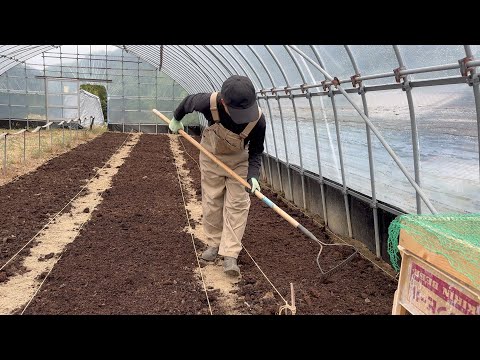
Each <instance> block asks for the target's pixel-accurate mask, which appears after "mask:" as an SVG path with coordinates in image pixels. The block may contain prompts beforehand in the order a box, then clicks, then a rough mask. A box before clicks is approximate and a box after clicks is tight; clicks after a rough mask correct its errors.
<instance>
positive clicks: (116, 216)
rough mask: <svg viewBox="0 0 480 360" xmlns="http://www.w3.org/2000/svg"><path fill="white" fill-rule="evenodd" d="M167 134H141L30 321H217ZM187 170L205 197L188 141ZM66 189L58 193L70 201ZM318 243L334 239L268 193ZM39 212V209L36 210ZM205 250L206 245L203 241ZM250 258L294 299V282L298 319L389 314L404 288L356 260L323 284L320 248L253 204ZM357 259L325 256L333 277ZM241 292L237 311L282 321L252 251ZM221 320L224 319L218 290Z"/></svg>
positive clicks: (345, 251)
mask: <svg viewBox="0 0 480 360" xmlns="http://www.w3.org/2000/svg"><path fill="white" fill-rule="evenodd" d="M169 141H170V140H169V138H168V137H167V136H163V135H142V136H141V138H140V141H139V143H138V144H137V145H136V146H135V147H134V148H133V150H132V152H131V154H130V157H129V158H127V160H126V161H125V163H124V164H123V165H122V167H121V168H120V169H119V172H118V173H117V175H116V176H115V177H114V179H113V185H112V187H111V189H109V190H107V191H106V192H105V193H104V200H103V202H102V203H101V204H100V205H99V206H98V208H97V209H96V210H94V211H93V213H92V220H90V221H89V222H88V223H87V224H86V225H85V226H84V228H83V229H82V231H81V233H80V235H79V237H77V239H76V240H75V241H74V242H73V243H71V244H69V245H68V246H67V248H66V251H65V252H64V254H63V256H62V258H61V259H60V260H59V261H58V263H57V264H56V265H55V267H54V268H53V270H52V272H51V273H50V275H49V276H48V278H47V279H46V281H45V283H44V284H43V286H42V288H41V290H40V291H39V293H38V294H37V296H36V297H35V298H34V300H33V301H32V302H31V304H30V305H29V307H28V308H27V310H26V312H25V313H28V314H208V313H209V309H208V304H207V300H206V296H205V292H204V290H203V287H202V285H201V282H200V281H199V278H198V275H197V272H195V269H196V268H197V260H196V258H195V253H194V250H193V246H192V240H191V237H190V234H188V233H186V232H185V227H186V225H187V222H186V217H185V209H184V206H183V201H182V195H181V192H180V187H179V183H178V179H177V173H176V169H175V165H174V162H173V158H172V153H171V150H170V147H169ZM181 141H182V144H183V146H184V147H185V150H186V152H187V153H188V154H190V155H191V157H189V156H188V155H186V156H185V159H186V166H187V167H188V168H189V169H190V176H191V177H192V178H193V180H194V185H195V187H196V193H197V196H198V197H199V198H200V194H201V190H200V172H199V169H198V165H197V163H198V150H197V149H196V148H195V147H194V146H193V145H191V144H189V143H188V142H187V141H186V140H184V139H182V140H181ZM60 190H63V189H59V192H60V193H61V191H60ZM264 193H265V195H267V196H268V197H269V198H270V199H272V200H273V201H274V202H276V203H277V204H278V205H279V206H280V207H282V208H283V209H284V210H286V211H287V212H288V213H289V214H290V215H292V216H293V217H294V218H295V219H297V220H298V221H299V222H300V223H301V224H303V225H304V226H305V227H306V228H307V229H309V230H310V231H312V232H313V233H314V234H315V235H316V236H317V237H318V239H319V240H321V241H324V242H326V243H331V242H332V240H331V239H330V238H329V236H328V234H327V233H325V231H324V230H323V229H322V228H320V227H318V226H317V225H316V224H315V223H314V222H313V221H312V220H311V219H310V218H308V217H307V216H305V215H304V214H302V213H301V212H300V211H298V210H292V209H289V208H288V207H287V206H285V205H284V204H283V203H281V202H280V201H279V199H278V198H277V196H276V195H275V194H274V193H272V192H270V191H268V190H265V191H264ZM29 204H30V202H29ZM196 244H197V246H198V247H199V251H201V250H203V249H204V248H205V247H204V245H202V243H201V242H200V241H196ZM244 245H245V247H246V250H248V252H249V253H250V254H251V255H252V256H253V258H254V259H255V261H256V262H257V263H258V265H259V266H260V267H261V269H262V270H263V271H264V273H265V274H266V275H267V276H268V278H269V279H270V280H271V282H272V283H273V284H274V285H275V287H276V288H277V289H278V291H279V292H280V293H281V294H282V296H283V297H284V298H286V299H287V300H288V301H290V283H293V287H294V291H295V298H296V306H297V314H389V313H390V312H391V306H392V301H393V293H394V291H395V289H396V282H395V281H394V280H393V279H391V278H390V277H388V276H387V275H386V274H385V273H384V272H382V271H381V270H380V269H378V268H377V267H375V266H374V265H373V264H372V263H370V262H369V261H367V260H365V259H364V258H362V257H360V256H359V255H356V256H355V257H354V259H353V260H352V261H350V262H349V263H347V265H345V266H343V267H342V268H341V269H340V270H339V271H337V272H335V273H334V274H333V275H332V276H330V277H329V278H328V279H327V281H322V278H321V276H320V275H321V274H320V271H319V269H318V267H317V265H316V263H315V258H316V256H317V253H318V251H319V246H318V245H317V244H316V243H314V242H312V241H311V240H309V239H308V238H306V237H305V236H304V235H302V234H301V233H300V232H299V231H298V230H297V229H295V228H293V227H292V226H291V225H289V224H288V223H287V222H286V221H285V220H283V219H282V218H281V217H280V216H278V215H277V214H276V213H275V212H273V211H272V210H271V209H269V208H268V207H267V206H266V205H264V204H263V203H262V202H261V201H259V200H258V199H257V198H256V197H254V196H252V205H251V208H250V214H249V219H248V225H247V229H246V232H245V236H244ZM350 253H351V249H349V248H333V247H328V248H326V249H325V250H324V253H323V255H322V257H321V264H322V266H324V267H325V268H326V269H328V268H330V267H331V266H333V265H335V264H336V263H337V262H338V261H341V260H342V259H344V258H345V257H346V256H348V255H349V254H350ZM238 263H239V266H240V269H241V272H242V279H241V280H240V282H239V284H238V286H239V290H238V291H237V295H238V299H239V301H238V309H237V310H238V312H239V313H242V314H275V313H277V312H278V310H279V307H280V306H281V305H284V302H283V301H282V299H281V297H280V296H279V295H278V294H277V293H276V292H275V290H274V289H273V288H272V286H271V285H270V284H269V283H268V282H267V281H266V280H265V278H264V277H263V275H262V274H261V273H260V271H259V270H258V268H257V267H256V265H255V264H254V263H253V261H252V260H251V259H250V257H249V256H248V255H247V254H246V251H245V250H243V251H242V252H241V253H240V256H239V259H238ZM209 299H210V303H211V305H212V312H213V313H214V314H221V313H222V308H221V307H220V306H218V305H217V304H216V294H215V292H213V291H209Z"/></svg>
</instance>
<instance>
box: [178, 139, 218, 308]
mask: <svg viewBox="0 0 480 360" xmlns="http://www.w3.org/2000/svg"><path fill="white" fill-rule="evenodd" d="M170 141H174V140H173V139H170ZM173 162H174V163H175V169H176V170H177V178H178V185H179V186H180V192H181V193H182V200H183V207H184V209H185V216H186V217H187V222H188V229H189V232H190V236H191V237H192V244H193V250H194V252H195V257H196V258H197V264H198V270H199V271H200V277H201V278H202V283H203V290H204V291H205V296H206V297H207V303H208V310H209V311H210V315H213V312H212V307H211V306H210V300H209V299H208V292H207V285H206V284H205V280H204V278H203V272H202V267H201V266H200V260H199V259H198V254H197V247H196V246H195V239H194V238H193V230H192V226H191V225H190V218H189V216H188V211H187V204H186V203H185V196H184V195H183V189H182V181H181V180H180V172H179V170H178V165H177V162H176V161H175V159H174V161H173ZM197 165H198V164H197Z"/></svg>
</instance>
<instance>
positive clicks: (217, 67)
mask: <svg viewBox="0 0 480 360" xmlns="http://www.w3.org/2000/svg"><path fill="white" fill-rule="evenodd" d="M186 46H188V45H186ZM192 47H193V49H195V50H197V51H198V52H199V53H200V54H198V53H197V52H196V51H193V50H192V52H193V53H195V54H196V55H197V56H199V58H201V59H202V60H204V59H209V60H210V62H208V61H206V60H204V62H205V63H207V64H208V65H209V66H210V67H211V68H212V69H213V70H214V73H215V74H216V75H219V72H220V73H221V74H222V75H223V78H222V77H221V76H220V84H223V81H224V79H226V78H228V77H229V76H230V74H229V71H228V68H227V67H226V66H225V65H224V64H223V63H221V62H220V64H221V65H222V66H223V67H224V68H225V70H227V72H225V71H223V69H222V66H220V65H219V64H217V62H216V61H214V60H213V59H212V58H211V56H209V55H208V53H206V52H205V51H203V49H202V47H200V46H199V45H192Z"/></svg>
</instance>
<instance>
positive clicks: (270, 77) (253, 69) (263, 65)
mask: <svg viewBox="0 0 480 360" xmlns="http://www.w3.org/2000/svg"><path fill="white" fill-rule="evenodd" d="M232 47H233V48H234V49H235V50H236V51H237V52H238V54H239V55H240V57H241V58H242V59H243V61H245V63H246V64H248V66H249V67H250V68H251V69H252V71H253V73H254V74H255V76H256V78H257V79H258V82H259V84H260V85H261V86H264V84H263V81H262V79H261V78H260V76H259V75H258V74H257V72H256V70H255V68H254V67H253V66H252V64H251V63H250V62H249V61H248V59H247V58H246V56H245V55H243V53H242V52H241V51H240V50H239V49H237V48H236V47H235V46H234V45H232ZM224 49H225V51H227V52H228V53H229V54H230V56H232V58H233V59H235V57H234V56H233V55H232V54H231V53H230V52H229V51H228V49H227V48H226V47H224ZM253 53H254V55H255V54H256V53H255V52H253ZM255 56H257V55H255ZM257 59H258V61H260V64H261V65H262V67H263V68H264V70H265V72H266V73H267V76H268V78H269V79H270V81H271V82H272V86H274V83H273V77H272V74H271V73H270V71H269V70H268V68H267V66H266V65H265V63H263V61H262V60H261V59H260V58H259V57H257ZM239 65H240V63H239ZM266 101H267V107H268V114H269V117H270V126H271V127H272V137H273V147H274V150H275V157H276V158H277V159H279V157H278V148H277V140H276V137H275V127H274V125H273V117H272V109H271V107H270V103H269V102H268V99H266ZM282 124H283V120H282ZM284 139H285V137H284ZM285 146H286V145H285ZM285 152H286V148H285ZM276 165H277V173H278V180H279V184H280V191H282V192H284V193H285V189H284V186H283V181H282V173H281V172H280V164H279V163H278V161H277V164H276ZM270 172H271V170H270ZM288 173H289V174H290V171H288ZM271 184H272V186H273V178H272V179H271Z"/></svg>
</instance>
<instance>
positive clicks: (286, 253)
mask: <svg viewBox="0 0 480 360" xmlns="http://www.w3.org/2000/svg"><path fill="white" fill-rule="evenodd" d="M197 140H198V138H197ZM181 141H182V143H183V145H184V146H185V149H186V151H187V152H188V153H189V154H190V155H191V157H192V158H193V159H195V160H196V161H197V162H198V156H199V150H198V149H197V148H195V147H194V146H193V145H191V144H190V143H189V142H188V141H186V140H185V139H181ZM185 158H186V159H187V164H188V167H189V169H190V175H191V176H192V177H193V178H194V184H195V186H196V190H197V194H199V196H200V194H201V190H200V189H201V188H200V172H199V169H198V166H197V164H196V163H195V162H194V161H193V159H192V158H190V157H189V156H188V155H187V156H186V157H185ZM263 193H264V194H265V195H266V196H267V197H269V198H270V199H271V200H272V201H274V202H275V203H276V204H277V205H278V206H280V207H281V208H282V209H283V210H285V211H286V212H287V213H288V214H290V215H291V216H292V217H294V218H295V219H296V220H297V221H299V222H300V223H301V224H302V225H303V226H305V227H306V228H307V229H309V230H310V231H311V232H313V233H314V234H315V236H316V237H317V238H318V239H319V240H321V241H323V242H326V243H332V240H331V239H330V238H329V235H328V234H327V233H325V231H324V230H323V229H322V228H320V227H318V226H317V225H316V224H315V223H314V222H313V221H312V220H311V219H310V218H308V217H307V216H305V215H304V214H302V213H301V212H300V211H298V210H291V209H289V208H287V207H286V206H285V205H284V204H283V203H282V202H281V201H280V200H279V199H277V195H276V194H274V193H272V192H270V191H268V190H267V189H263ZM251 200H252V203H251V207H250V213H249V217H248V224H247V228H246V231H245V235H244V238H243V244H244V245H245V247H246V249H247V250H248V251H249V252H250V254H251V255H252V257H253V258H254V259H255V261H256V262H257V263H258V264H259V266H260V267H261V269H262V270H263V271H264V272H265V274H266V275H267V276H268V278H269V279H270V280H271V281H272V283H273V284H274V285H275V287H276V288H277V289H278V290H279V292H280V293H281V294H282V296H283V297H284V298H285V299H286V300H287V301H289V302H290V282H293V285H294V291H295V298H296V307H297V314H390V313H391V309H392V303H393V294H394V292H395V290H396V288H397V283H396V281H395V280H393V279H392V278H390V277H389V276H387V275H386V274H385V273H384V272H382V271H381V270H380V269H378V268H377V267H376V266H374V265H373V264H372V263H371V262H369V261H367V260H365V259H364V258H362V257H361V256H360V255H358V254H357V255H355V257H354V258H353V260H352V261H350V262H348V263H347V264H346V265H345V266H343V267H341V268H339V270H338V271H337V272H335V273H334V274H333V275H332V276H330V277H329V278H328V279H327V281H325V282H323V283H322V282H321V277H320V275H321V273H320V271H319V269H318V267H317V264H316V256H317V254H318V251H319V246H318V245H317V244H316V243H314V242H313V241H311V240H309V239H308V238H307V237H306V236H304V235H303V234H301V233H300V232H299V231H298V230H297V229H295V228H293V227H292V226H291V225H290V224H288V223H287V222H286V221H285V220H283V219H282V218H281V217H280V216H279V215H277V214H276V213H275V212H274V211H272V210H271V209H270V208H268V207H267V206H266V205H265V204H263V202H261V201H260V200H259V199H257V198H256V197H255V196H253V195H252V196H251ZM351 252H352V251H351V249H350V248H348V247H325V248H324V250H323V252H322V256H321V258H320V264H321V266H322V268H324V269H327V270H328V269H329V268H331V267H332V266H335V265H336V264H338V262H339V261H341V260H342V259H345V258H346V257H347V256H348V255H349V254H351ZM238 263H239V266H240V269H241V273H242V280H241V281H240V282H239V284H238V285H239V288H240V290H239V292H238V295H240V296H243V297H244V300H245V302H246V304H245V302H243V304H244V305H243V308H242V309H239V310H240V311H241V312H242V313H251V314H274V313H276V312H278V310H279V307H280V306H282V305H284V302H283V301H282V300H281V298H280V297H279V296H278V294H277V293H276V292H275V290H274V289H273V288H272V286H271V285H270V284H269V283H268V282H267V281H266V280H265V278H264V277H263V275H262V274H261V273H260V271H259V270H258V268H257V267H256V266H255V264H254V263H253V262H252V260H251V259H250V257H249V256H248V255H247V254H246V253H245V251H243V250H242V252H241V253H240V256H239V259H238ZM247 304H248V305H247Z"/></svg>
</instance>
